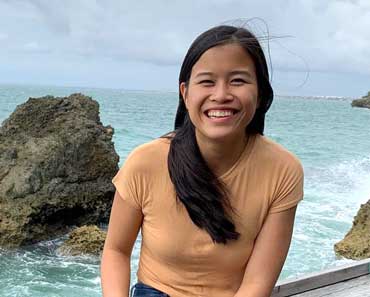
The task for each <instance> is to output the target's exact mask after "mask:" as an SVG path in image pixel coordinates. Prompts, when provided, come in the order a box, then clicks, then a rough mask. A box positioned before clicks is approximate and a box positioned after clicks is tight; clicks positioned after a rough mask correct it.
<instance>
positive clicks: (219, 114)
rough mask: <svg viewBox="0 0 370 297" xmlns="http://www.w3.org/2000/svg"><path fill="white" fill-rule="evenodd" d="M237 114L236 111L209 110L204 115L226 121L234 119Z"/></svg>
mask: <svg viewBox="0 0 370 297" xmlns="http://www.w3.org/2000/svg"><path fill="white" fill-rule="evenodd" d="M237 112H238V111H237V110H235V109H209V110H206V111H205V112H204V114H205V115H206V116H207V117H208V118H210V119H225V118H230V117H232V116H233V115H234V114H236V113H237Z"/></svg>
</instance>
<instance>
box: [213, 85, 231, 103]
mask: <svg viewBox="0 0 370 297" xmlns="http://www.w3.org/2000/svg"><path fill="white" fill-rule="evenodd" d="M210 99H211V100H212V101H219V102H224V101H230V100H232V99H233V95H232V94H231V92H230V89H229V87H228V85H227V84H226V83H218V84H216V85H215V87H214V89H213V94H212V96H211V98H210Z"/></svg>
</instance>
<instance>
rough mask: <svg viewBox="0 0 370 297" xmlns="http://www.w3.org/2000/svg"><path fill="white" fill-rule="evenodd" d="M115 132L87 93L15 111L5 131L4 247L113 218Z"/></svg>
mask: <svg viewBox="0 0 370 297" xmlns="http://www.w3.org/2000/svg"><path fill="white" fill-rule="evenodd" d="M113 133H114V130H113V128H112V127H111V126H107V127H104V126H103V125H102V123H101V122H100V118H99V104H98V102H97V101H95V100H93V99H92V98H90V97H87V96H84V95H82V94H72V95H70V96H69V97H62V98H54V97H52V96H46V97H41V98H29V100H28V101H27V102H26V103H24V104H21V105H19V106H17V108H16V110H15V111H14V112H13V113H12V114H11V115H10V117H9V118H8V119H6V120H5V121H4V122H3V123H2V126H1V127H0V247H17V246H20V245H26V244H32V243H35V242H38V241H41V240H46V239H52V238H55V237H56V236H58V235H61V234H65V233H67V230H68V229H69V228H70V226H82V225H87V224H95V223H97V222H100V221H103V222H104V221H107V218H108V216H109V212H110V208H111V205H112V198H113V195H114V186H113V185H112V183H111V179H112V177H113V176H114V174H115V173H116V172H117V170H118V161H119V157H118V155H117V153H116V152H115V150H114V145H113V142H112V135H113Z"/></svg>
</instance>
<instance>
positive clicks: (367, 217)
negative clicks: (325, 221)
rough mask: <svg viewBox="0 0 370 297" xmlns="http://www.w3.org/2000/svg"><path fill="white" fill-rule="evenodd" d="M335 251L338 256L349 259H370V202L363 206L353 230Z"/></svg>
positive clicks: (337, 245) (338, 244)
mask: <svg viewBox="0 0 370 297" xmlns="http://www.w3.org/2000/svg"><path fill="white" fill-rule="evenodd" d="M334 250H335V252H336V254H337V255H340V256H343V257H345V258H348V259H354V260H360V259H367V258H370V200H369V201H368V202H367V203H365V204H362V205H361V207H360V210H359V211H358V213H357V215H356V216H355V219H354V221H353V225H352V228H351V230H350V231H349V232H348V233H347V235H346V236H345V237H344V239H343V240H341V241H340V242H338V243H336V244H335V245H334Z"/></svg>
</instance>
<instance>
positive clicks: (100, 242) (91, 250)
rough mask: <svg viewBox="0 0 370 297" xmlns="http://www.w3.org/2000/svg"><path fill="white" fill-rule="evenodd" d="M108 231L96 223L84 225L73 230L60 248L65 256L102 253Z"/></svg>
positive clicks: (59, 251) (97, 254)
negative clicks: (102, 229)
mask: <svg viewBox="0 0 370 297" xmlns="http://www.w3.org/2000/svg"><path fill="white" fill-rule="evenodd" d="M106 235H107V233H106V232H105V231H101V230H100V229H99V228H98V227H97V226H95V225H89V226H82V227H79V228H77V229H75V230H73V231H72V232H71V233H70V234H69V238H68V239H67V240H66V241H65V242H64V243H63V245H62V246H61V247H60V248H59V249H58V251H57V252H58V253H59V254H61V255H64V256H78V255H85V254H89V255H96V256H99V255H101V252H102V251H103V247H104V242H105V238H106Z"/></svg>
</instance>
